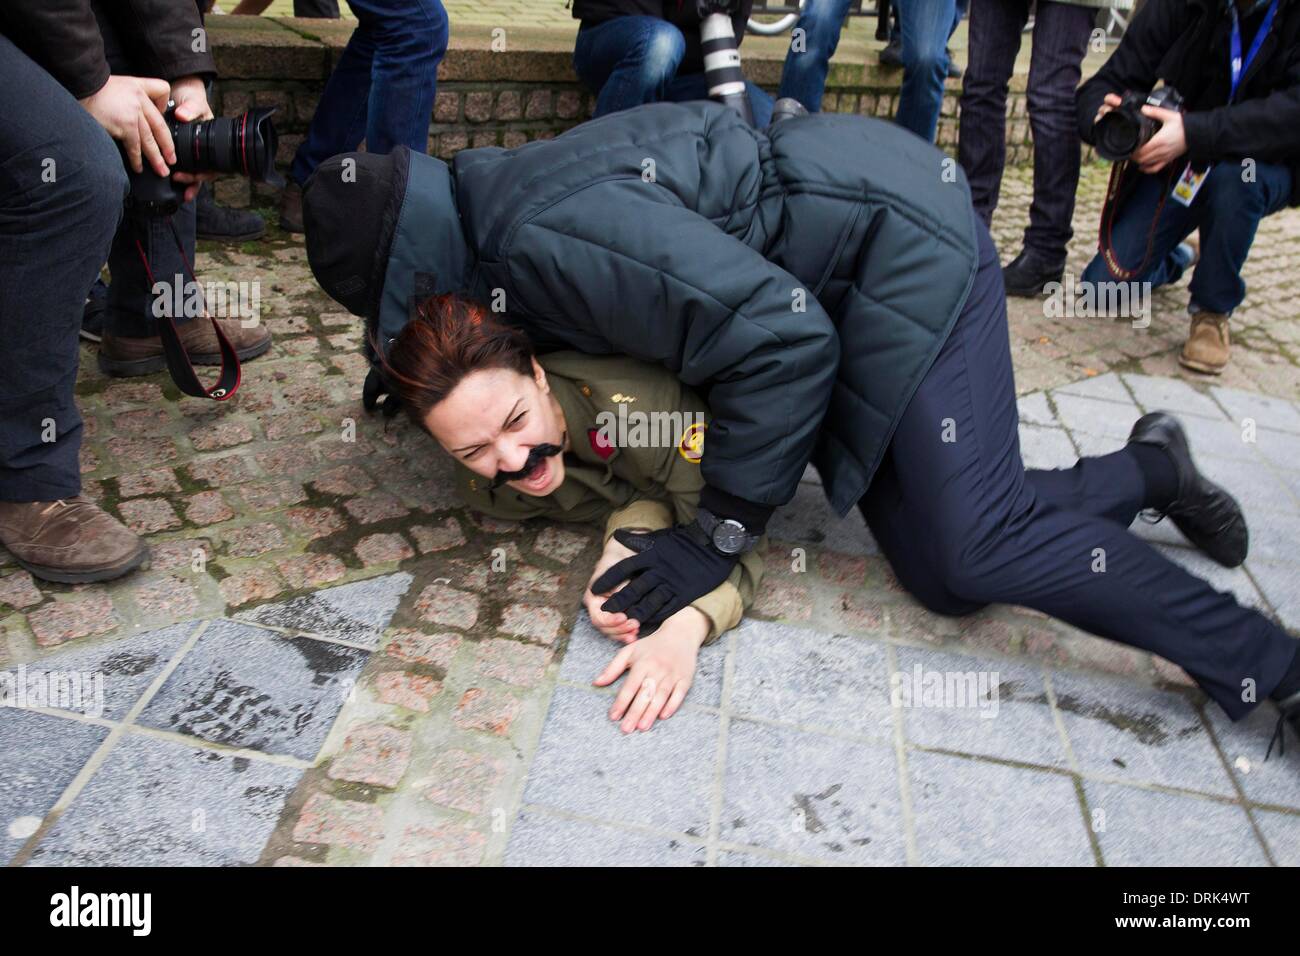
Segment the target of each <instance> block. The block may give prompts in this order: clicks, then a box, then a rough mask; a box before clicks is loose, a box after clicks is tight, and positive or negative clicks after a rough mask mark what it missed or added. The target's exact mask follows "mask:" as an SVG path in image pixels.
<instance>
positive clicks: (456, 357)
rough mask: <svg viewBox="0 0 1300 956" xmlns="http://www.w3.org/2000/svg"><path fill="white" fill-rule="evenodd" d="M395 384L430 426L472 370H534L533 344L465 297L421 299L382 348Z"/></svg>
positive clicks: (384, 362)
mask: <svg viewBox="0 0 1300 956" xmlns="http://www.w3.org/2000/svg"><path fill="white" fill-rule="evenodd" d="M375 352H376V354H378V355H380V356H381V358H380V364H381V365H382V366H383V369H384V375H385V377H386V378H387V379H388V382H389V384H390V385H391V386H392V388H393V390H394V391H395V392H396V393H397V396H398V398H400V399H401V400H402V405H403V407H405V409H406V411H407V414H408V415H410V416H411V419H412V420H413V421H414V422H415V423H416V424H417V425H419V426H420V427H421V428H423V427H424V419H425V416H427V415H428V413H429V410H430V409H431V408H433V406H435V405H437V404H438V403H439V402H441V401H442V400H443V399H444V398H446V397H447V396H448V395H450V394H451V392H452V389H454V388H455V387H456V386H457V385H459V384H460V381H461V379H463V378H464V377H465V376H466V375H468V374H469V373H470V372H476V371H479V370H480V369H491V368H503V369H511V370H513V371H516V372H519V373H520V374H522V375H530V376H531V375H532V374H533V364H532V358H533V347H532V344H531V343H530V342H529V341H528V338H527V336H525V335H524V333H523V332H521V331H520V330H519V329H516V328H513V327H511V326H509V325H506V324H505V323H504V322H500V321H498V320H497V319H496V318H494V317H493V316H492V314H491V313H490V312H488V311H487V310H486V309H485V308H484V307H483V306H482V305H480V304H479V303H478V302H475V301H474V300H472V299H467V298H465V297H463V296H459V295H454V294H453V295H437V296H431V297H429V298H428V299H425V300H424V301H423V302H421V303H420V305H419V307H418V308H417V315H416V316H415V317H413V318H412V319H411V321H409V322H407V323H406V327H405V328H403V329H402V331H401V332H400V333H399V334H398V336H397V341H395V342H394V343H393V344H392V345H391V346H390V347H389V350H388V356H387V358H383V357H382V356H383V353H382V352H381V351H380V350H379V349H378V348H376V349H375Z"/></svg>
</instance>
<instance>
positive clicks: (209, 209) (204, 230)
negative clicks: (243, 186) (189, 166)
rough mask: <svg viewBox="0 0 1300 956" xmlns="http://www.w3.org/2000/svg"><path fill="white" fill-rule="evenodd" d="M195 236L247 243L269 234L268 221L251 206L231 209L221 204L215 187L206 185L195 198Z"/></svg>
mask: <svg viewBox="0 0 1300 956" xmlns="http://www.w3.org/2000/svg"><path fill="white" fill-rule="evenodd" d="M194 216H195V235H197V236H198V238H200V239H218V240H221V241H223V242H247V241H249V240H250V239H260V238H261V237H262V236H264V235H265V234H266V221H265V220H263V219H262V217H261V216H259V215H258V214H257V213H255V212H250V211H249V210H247V209H231V208H230V207H229V206H221V205H218V204H217V200H216V199H215V198H214V197H213V195H212V187H211V186H210V185H209V184H208V183H204V184H203V188H202V189H200V190H199V195H198V198H196V199H195V201H194Z"/></svg>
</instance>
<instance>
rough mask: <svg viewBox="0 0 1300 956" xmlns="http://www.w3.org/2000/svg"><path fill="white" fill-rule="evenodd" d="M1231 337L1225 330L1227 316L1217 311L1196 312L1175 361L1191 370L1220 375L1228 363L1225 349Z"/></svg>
mask: <svg viewBox="0 0 1300 956" xmlns="http://www.w3.org/2000/svg"><path fill="white" fill-rule="evenodd" d="M1231 344H1232V337H1231V336H1230V335H1229V334H1228V317H1227V316H1226V315H1220V314H1219V313H1218V312H1197V313H1195V314H1194V315H1193V316H1192V328H1191V331H1190V332H1189V333H1188V335H1187V341H1186V342H1184V343H1183V352H1182V354H1181V355H1179V356H1178V364H1180V365H1182V366H1183V367H1184V368H1190V369H1191V370H1192V371H1193V372H1204V373H1205V374H1207V375H1219V374H1222V372H1223V370H1224V369H1225V368H1226V367H1227V365H1228V349H1229V347H1230V346H1231Z"/></svg>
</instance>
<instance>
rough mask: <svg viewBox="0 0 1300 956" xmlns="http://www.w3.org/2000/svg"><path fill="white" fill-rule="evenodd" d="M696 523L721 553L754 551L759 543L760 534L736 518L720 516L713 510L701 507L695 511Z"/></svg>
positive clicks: (730, 553) (731, 553)
mask: <svg viewBox="0 0 1300 956" xmlns="http://www.w3.org/2000/svg"><path fill="white" fill-rule="evenodd" d="M695 523H696V525H698V526H699V527H700V529H701V530H702V531H703V532H704V536H705V538H706V539H707V543H709V544H712V545H713V547H714V549H715V550H717V551H718V552H719V553H720V554H726V555H734V554H744V553H745V552H746V551H752V550H753V549H754V545H756V544H758V537H759V536H758V535H756V534H751V533H750V531H749V529H748V528H746V527H745V526H744V525H743V524H741V523H740V522H739V521H737V520H736V519H735V518H719V517H718V516H717V515H715V514H714V513H713V512H711V511H708V510H706V509H704V508H700V509H699V510H697V511H696V512H695Z"/></svg>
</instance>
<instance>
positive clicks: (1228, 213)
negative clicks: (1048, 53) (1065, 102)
mask: <svg viewBox="0 0 1300 956" xmlns="http://www.w3.org/2000/svg"><path fill="white" fill-rule="evenodd" d="M1160 82H1163V84H1164V85H1165V86H1167V87H1172V88H1173V89H1175V90H1176V91H1177V92H1178V93H1179V94H1181V96H1182V98H1183V106H1182V110H1172V109H1162V108H1159V107H1154V106H1142V107H1141V114H1142V116H1145V117H1147V118H1148V119H1150V120H1154V121H1155V123H1156V125H1157V127H1158V129H1157V131H1156V132H1155V133H1154V135H1152V136H1151V138H1150V139H1149V140H1148V141H1146V142H1145V143H1144V144H1142V145H1141V146H1140V147H1139V148H1138V149H1137V150H1135V151H1134V152H1133V154H1132V156H1131V157H1130V158H1129V161H1128V163H1127V166H1126V168H1125V169H1123V170H1122V173H1121V174H1120V183H1119V189H1118V193H1117V195H1116V197H1115V198H1114V201H1113V202H1112V201H1109V200H1108V203H1107V209H1106V210H1104V211H1103V222H1102V230H1101V248H1100V251H1099V253H1098V255H1097V256H1096V257H1095V258H1094V259H1093V260H1092V262H1091V263H1090V264H1089V265H1088V268H1087V269H1086V270H1085V271H1084V274H1083V280H1082V281H1084V282H1088V283H1095V282H1109V281H1116V280H1118V281H1134V282H1150V283H1151V285H1152V286H1153V287H1154V286H1159V285H1164V284H1165V283H1168V282H1177V281H1178V279H1179V278H1180V277H1181V276H1182V274H1183V271H1184V270H1185V269H1187V268H1188V267H1189V266H1191V265H1193V264H1194V265H1195V266H1196V271H1195V272H1194V274H1193V275H1192V282H1191V289H1190V291H1191V302H1190V304H1189V306H1188V311H1189V312H1190V313H1191V317H1192V318H1191V330H1190V333H1189V335H1188V338H1187V342H1186V344H1185V345H1184V346H1183V351H1182V354H1181V355H1180V356H1179V362H1180V363H1181V364H1182V365H1183V366H1184V367H1185V368H1189V369H1193V370H1194V371H1198V372H1206V373H1209V374H1213V375H1217V374H1219V373H1220V372H1222V371H1223V369H1224V367H1225V366H1226V365H1227V364H1228V355H1229V344H1230V336H1229V333H1228V321H1229V317H1230V316H1231V315H1232V310H1233V309H1235V308H1236V307H1237V306H1238V305H1240V304H1241V301H1242V299H1244V298H1245V297H1246V284H1245V282H1244V281H1242V278H1241V267H1242V265H1243V264H1244V263H1245V261H1246V256H1247V255H1248V254H1249V253H1250V246H1251V243H1252V242H1253V241H1254V238H1255V230H1256V228H1257V227H1258V225H1259V221H1260V220H1261V219H1263V218H1264V217H1265V216H1267V215H1270V214H1272V213H1275V212H1277V211H1278V210H1280V209H1282V208H1284V207H1285V206H1287V205H1292V206H1295V205H1300V2H1297V0H1148V2H1147V3H1146V4H1145V5H1144V6H1143V7H1142V9H1141V11H1140V12H1139V13H1138V14H1137V16H1135V17H1134V18H1133V22H1132V24H1131V25H1130V26H1129V28H1128V32H1127V33H1125V35H1124V39H1123V41H1122V42H1121V43H1120V45H1119V47H1118V48H1117V49H1116V50H1115V52H1114V54H1113V55H1112V56H1111V58H1110V59H1109V60H1107V61H1106V64H1105V65H1104V66H1103V67H1102V68H1101V69H1100V70H1098V71H1097V75H1096V76H1094V77H1093V78H1092V79H1091V80H1089V81H1088V82H1087V83H1085V84H1084V85H1083V86H1081V87H1080V88H1079V93H1078V113H1079V128H1080V133H1081V135H1082V136H1083V138H1084V140H1086V141H1087V142H1089V143H1094V144H1095V143H1096V142H1097V138H1096V137H1097V123H1098V120H1100V119H1101V118H1102V117H1103V116H1104V115H1105V114H1106V113H1108V112H1110V111H1111V110H1113V109H1115V108H1117V107H1120V106H1121V104H1122V102H1123V101H1122V98H1121V94H1124V93H1128V92H1136V93H1139V94H1145V93H1147V92H1148V91H1150V90H1152V88H1153V87H1155V86H1156V85H1157V84H1158V83H1160ZM1134 167H1136V170H1135V169H1134ZM1197 229H1199V230H1200V249H1199V260H1198V259H1197V251H1196V249H1195V247H1194V246H1192V245H1189V244H1187V243H1185V242H1184V240H1185V239H1186V238H1187V237H1188V236H1190V235H1191V233H1193V232H1194V231H1196V230H1197Z"/></svg>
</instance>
